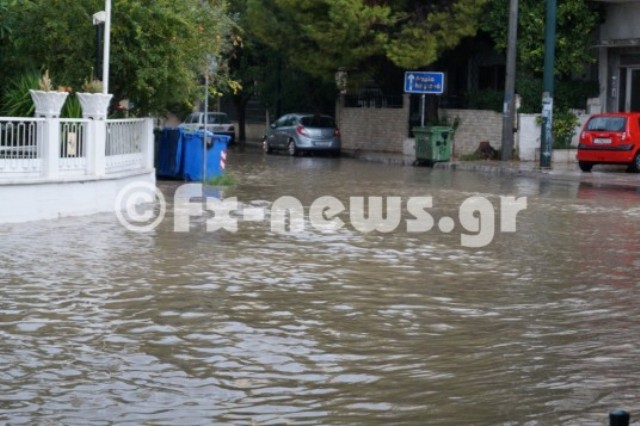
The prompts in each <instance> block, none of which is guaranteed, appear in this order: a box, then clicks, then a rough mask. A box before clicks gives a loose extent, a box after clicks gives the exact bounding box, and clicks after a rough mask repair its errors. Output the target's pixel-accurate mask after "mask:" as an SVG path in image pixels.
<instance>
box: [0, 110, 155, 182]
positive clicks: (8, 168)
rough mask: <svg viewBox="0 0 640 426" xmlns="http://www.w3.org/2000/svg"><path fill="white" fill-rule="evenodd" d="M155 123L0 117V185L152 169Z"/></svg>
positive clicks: (138, 120)
mask: <svg viewBox="0 0 640 426" xmlns="http://www.w3.org/2000/svg"><path fill="white" fill-rule="evenodd" d="M153 143H154V140H153V120H152V119H150V118H144V119H131V120H91V119H59V118H21V117H0V184H2V183H16V182H17V183H20V182H22V181H24V182H29V181H34V180H38V181H42V180H44V181H48V182H52V181H59V180H69V179H72V180H75V179H89V178H100V177H106V176H109V175H111V176H114V175H116V174H118V175H121V174H125V175H127V174H135V173H144V172H149V171H152V170H153Z"/></svg>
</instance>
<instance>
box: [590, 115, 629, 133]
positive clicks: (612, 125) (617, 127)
mask: <svg viewBox="0 0 640 426" xmlns="http://www.w3.org/2000/svg"><path fill="white" fill-rule="evenodd" d="M626 127H627V119H626V118H625V117H593V118H592V119H591V120H589V123H587V130H595V131H598V130H599V131H605V132H623V131H624V129H626Z"/></svg>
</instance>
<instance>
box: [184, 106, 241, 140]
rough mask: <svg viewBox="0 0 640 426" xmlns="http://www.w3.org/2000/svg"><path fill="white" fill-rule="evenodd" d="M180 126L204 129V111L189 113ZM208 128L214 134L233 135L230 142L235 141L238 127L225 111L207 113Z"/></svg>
mask: <svg viewBox="0 0 640 426" xmlns="http://www.w3.org/2000/svg"><path fill="white" fill-rule="evenodd" d="M178 127H182V128H183V129H185V130H188V131H191V132H195V131H196V130H202V129H204V112H193V113H191V114H189V115H188V116H187V118H185V119H184V121H183V122H182V123H180V125H179V126H178ZM207 130H209V131H210V132H213V133H214V134H218V135H226V136H229V137H231V139H230V140H229V144H232V143H233V142H234V141H235V138H236V129H235V127H234V125H233V123H232V122H231V120H229V116H228V115H227V114H226V113H224V112H209V113H207Z"/></svg>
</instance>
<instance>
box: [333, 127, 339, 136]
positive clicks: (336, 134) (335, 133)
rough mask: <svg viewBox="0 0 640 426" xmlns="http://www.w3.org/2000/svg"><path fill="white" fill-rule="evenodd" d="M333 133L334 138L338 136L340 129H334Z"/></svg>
mask: <svg viewBox="0 0 640 426" xmlns="http://www.w3.org/2000/svg"><path fill="white" fill-rule="evenodd" d="M333 135H334V136H335V137H336V138H339V137H340V129H336V131H335V132H334V133H333Z"/></svg>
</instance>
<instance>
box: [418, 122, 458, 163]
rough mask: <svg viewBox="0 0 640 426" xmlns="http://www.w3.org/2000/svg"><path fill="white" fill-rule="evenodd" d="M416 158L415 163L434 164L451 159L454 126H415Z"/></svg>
mask: <svg viewBox="0 0 640 426" xmlns="http://www.w3.org/2000/svg"><path fill="white" fill-rule="evenodd" d="M413 134H414V135H415V140H416V143H415V150H416V159H415V161H414V163H413V164H414V165H416V166H417V165H421V164H427V165H433V163H438V162H442V161H449V160H450V159H451V144H452V139H453V127H451V126H427V127H414V128H413Z"/></svg>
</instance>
